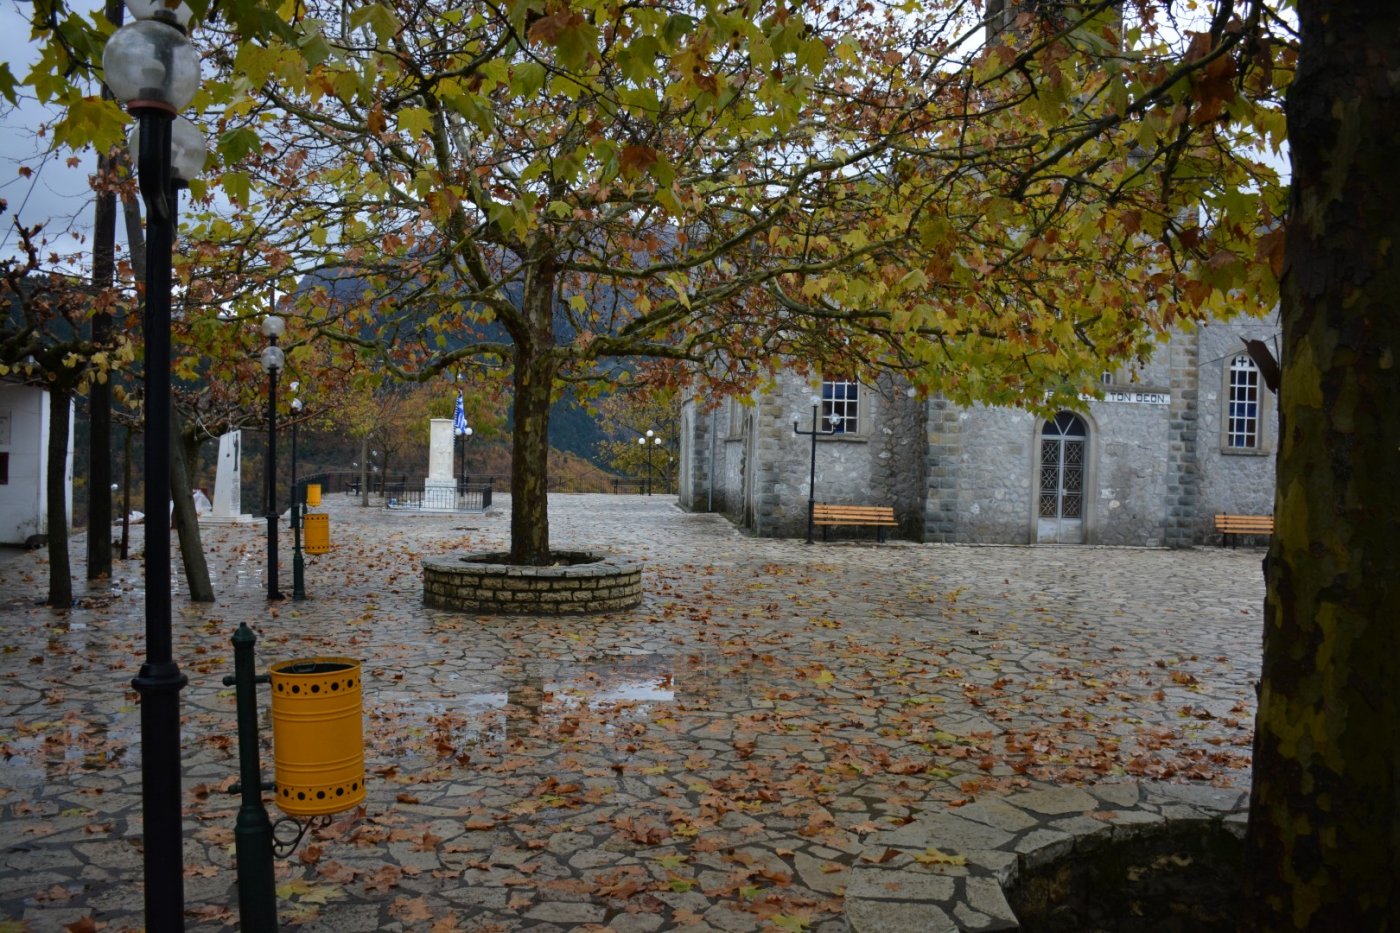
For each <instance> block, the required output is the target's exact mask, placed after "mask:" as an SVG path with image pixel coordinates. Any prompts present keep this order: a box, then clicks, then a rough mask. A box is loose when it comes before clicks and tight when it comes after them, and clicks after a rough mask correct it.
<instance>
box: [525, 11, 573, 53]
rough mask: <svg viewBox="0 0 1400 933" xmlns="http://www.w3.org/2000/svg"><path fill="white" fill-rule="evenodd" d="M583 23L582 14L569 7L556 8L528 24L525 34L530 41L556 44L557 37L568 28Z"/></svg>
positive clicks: (557, 41) (557, 42)
mask: <svg viewBox="0 0 1400 933" xmlns="http://www.w3.org/2000/svg"><path fill="white" fill-rule="evenodd" d="M582 24H583V16H582V15H580V14H578V13H575V12H574V11H572V10H569V9H567V8H566V9H563V10H556V11H555V12H553V13H551V14H549V15H548V16H541V17H540V18H539V19H537V20H535V22H534V23H533V24H532V25H531V26H530V28H529V30H528V31H527V33H526V35H528V36H529V38H530V41H531V42H532V43H543V44H545V45H558V44H559V38H560V36H562V35H563V34H564V33H565V32H566V31H567V30H569V29H576V28H578V27H579V26H581V25H582Z"/></svg>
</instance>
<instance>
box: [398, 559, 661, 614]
mask: <svg viewBox="0 0 1400 933" xmlns="http://www.w3.org/2000/svg"><path fill="white" fill-rule="evenodd" d="M508 557H509V555H508V554H505V553H502V552H489V553H477V554H463V555H461V556H459V557H453V558H444V559H436V560H425V561H423V602H424V604H426V605H428V606H431V607H433V608H434V609H448V610H451V611H454V612H476V613H510V614H512V615H559V614H562V613H568V612H612V611H615V610H619V609H631V608H632V607H633V606H635V605H637V604H638V603H640V602H641V601H642V565H641V564H639V563H636V562H634V561H629V560H625V559H623V558H619V557H612V556H608V555H602V554H590V553H588V552H586V551H556V552H555V553H554V560H555V563H553V564H551V565H550V566H547V567H522V566H518V565H515V564H508V563H506V562H505V561H506V560H507V559H508Z"/></svg>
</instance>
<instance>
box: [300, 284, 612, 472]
mask: <svg viewBox="0 0 1400 933" xmlns="http://www.w3.org/2000/svg"><path fill="white" fill-rule="evenodd" d="M316 287H324V288H325V289H326V290H327V291H328V292H329V293H330V294H331V296H332V297H333V298H335V299H337V300H339V301H343V302H345V303H347V304H352V303H357V302H359V301H360V300H361V299H362V298H363V297H364V295H365V294H366V293H367V292H368V291H369V284H368V283H367V282H366V281H365V280H364V279H363V278H360V277H359V276H358V275H355V274H353V273H349V272H345V273H343V274H339V273H337V272H336V271H334V270H331V271H326V272H318V273H313V274H311V275H308V276H306V277H305V278H303V279H302V281H301V283H300V285H299V286H298V291H309V290H310V289H312V288H316ZM507 295H508V297H510V299H511V300H512V301H516V302H518V301H519V297H520V296H519V294H518V293H512V290H511V289H508V290H507ZM392 300H393V293H392V292H391V293H389V294H388V295H386V296H385V297H384V298H382V299H380V301H392ZM478 327H479V330H480V334H479V339H481V340H482V341H489V342H497V343H508V342H509V341H510V334H509V333H507V331H506V329H505V327H504V326H502V325H501V324H500V323H498V322H495V321H493V322H491V323H488V324H481V325H478ZM554 327H555V333H557V334H559V335H560V339H561V340H572V339H574V337H575V331H574V326H573V323H572V322H571V321H570V320H569V317H568V315H567V314H565V313H564V312H563V311H562V310H556V311H555V314H554ZM363 335H364V336H365V337H366V338H369V337H372V336H373V331H372V328H371V327H369V326H368V325H367V326H366V327H365V329H364V332H363ZM443 336H444V338H445V339H446V346H445V347H444V349H446V350H449V351H450V350H455V349H458V348H460V347H463V346H466V345H467V341H466V340H465V339H463V338H462V336H461V335H453V334H444V335H443ZM514 407H515V406H514V405H513V404H511V405H510V406H509V407H508V408H507V412H506V425H507V430H509V428H510V427H511V425H512V423H513V417H514ZM607 439H608V433H607V432H606V431H604V430H603V428H602V426H601V425H599V424H598V421H597V419H596V418H594V417H593V416H592V415H590V414H589V413H588V412H587V411H585V410H584V408H583V406H582V405H580V404H579V402H578V398H577V396H576V395H575V394H574V393H573V391H572V390H565V392H564V393H563V394H562V395H561V396H560V398H559V400H558V401H557V402H555V403H554V405H553V407H552V408H551V409H550V412H549V445H550V446H551V447H554V448H556V449H558V450H563V451H567V452H569V453H571V454H575V455H576V456H579V457H582V458H583V459H585V460H588V461H589V462H591V463H594V464H599V465H601V461H600V460H599V456H600V453H599V451H600V447H599V445H600V443H601V442H602V441H604V440H607Z"/></svg>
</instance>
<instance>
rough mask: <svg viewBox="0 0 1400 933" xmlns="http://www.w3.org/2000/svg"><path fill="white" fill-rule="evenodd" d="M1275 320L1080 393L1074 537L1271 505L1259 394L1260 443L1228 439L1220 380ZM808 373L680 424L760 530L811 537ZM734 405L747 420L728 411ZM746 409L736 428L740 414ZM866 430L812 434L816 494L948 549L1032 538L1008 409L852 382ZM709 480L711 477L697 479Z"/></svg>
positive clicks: (1187, 538)
mask: <svg viewBox="0 0 1400 933" xmlns="http://www.w3.org/2000/svg"><path fill="white" fill-rule="evenodd" d="M1276 329H1277V323H1276V321H1274V320H1269V321H1257V320H1252V319H1251V320H1246V321H1241V322H1232V323H1229V324H1211V325H1208V326H1204V327H1202V328H1200V330H1199V331H1194V332H1190V333H1176V334H1174V335H1173V339H1172V341H1171V342H1170V343H1169V344H1165V345H1163V346H1160V347H1158V348H1157V350H1156V352H1155V353H1154V354H1153V356H1152V358H1151V359H1150V360H1149V361H1148V362H1146V363H1140V364H1128V365H1125V366H1124V367H1122V368H1121V369H1120V370H1118V371H1116V372H1113V373H1110V374H1107V375H1106V376H1105V378H1104V379H1103V380H1101V387H1102V388H1103V390H1104V392H1105V398H1104V399H1103V400H1101V401H1099V400H1096V401H1091V402H1088V403H1087V406H1086V408H1087V411H1086V412H1085V413H1083V414H1082V417H1084V419H1085V421H1086V423H1087V425H1088V430H1089V440H1088V447H1087V463H1086V473H1085V481H1086V486H1085V511H1084V541H1085V543H1090V544H1109V545H1139V546H1171V547H1186V546H1190V545H1191V544H1193V543H1202V542H1204V541H1207V540H1212V532H1211V522H1212V515H1213V514H1215V513H1216V512H1220V511H1231V512H1244V513H1248V514H1269V513H1271V512H1272V511H1273V487H1274V458H1273V454H1274V451H1275V449H1276V445H1277V430H1278V426H1277V420H1276V414H1275V411H1274V407H1275V406H1274V398H1273V396H1272V394H1266V397H1265V399H1264V402H1265V417H1264V425H1265V427H1264V446H1263V448H1262V449H1261V450H1260V451H1257V452H1254V451H1249V452H1241V451H1233V450H1228V449H1227V448H1225V445H1224V435H1223V430H1224V427H1223V414H1224V411H1223V409H1224V405H1225V378H1226V371H1227V369H1226V368H1227V367H1228V365H1229V360H1230V358H1231V357H1232V356H1233V355H1234V354H1236V353H1237V352H1239V350H1240V349H1242V347H1243V345H1242V344H1241V343H1240V337H1241V336H1246V337H1254V338H1260V339H1267V338H1270V337H1271V336H1272V335H1273V334H1274V333H1275V331H1276ZM817 384H818V383H817V382H816V381H815V380H814V379H812V378H809V377H804V376H797V375H795V374H793V373H783V374H780V375H778V376H777V377H775V380H774V382H773V384H772V385H771V386H770V387H768V388H767V389H766V390H765V391H762V392H759V393H756V394H755V396H754V404H753V406H752V407H748V408H743V407H740V406H734V405H730V404H728V403H725V404H724V405H722V406H721V408H720V409H719V410H718V411H717V412H716V413H715V416H714V421H713V423H714V425H715V428H714V430H715V431H716V432H717V443H716V445H715V448H716V453H715V454H714V456H713V458H711V454H710V452H709V450H708V448H707V447H706V446H705V445H707V444H708V443H709V441H708V436H709V435H708V433H707V426H708V425H709V424H710V423H711V422H710V420H709V417H710V416H708V415H705V416H703V417H697V419H696V422H695V426H694V427H693V428H692V430H690V431H689V432H688V433H689V435H690V436H691V438H692V440H693V443H694V449H693V453H692V456H693V464H695V465H694V466H693V470H694V474H693V475H695V476H699V475H701V472H702V471H701V467H700V466H699V465H698V464H699V462H700V460H702V459H703V460H704V461H705V462H704V469H705V470H706V471H708V470H709V469H710V465H711V459H712V461H713V473H714V476H715V485H714V494H713V502H714V505H713V507H714V510H715V511H721V512H723V513H724V514H725V515H727V516H728V517H729V518H730V519H731V520H732V521H734V522H735V523H736V524H738V525H740V526H741V527H744V528H747V529H749V530H751V531H753V532H755V533H756V534H759V535H763V536H782V537H799V536H802V535H803V534H805V532H806V518H807V501H808V496H809V494H810V487H811V482H810V479H809V476H810V472H809V471H810V470H811V462H812V442H811V439H810V437H807V436H804V435H798V434H794V433H793V422H794V421H796V422H797V424H798V427H799V428H800V429H801V430H804V431H810V430H811V428H812V406H811V398H812V396H813V395H814V394H815V393H816V385H817ZM736 412H739V413H741V414H739V415H736ZM740 418H742V423H740ZM860 420H861V425H860V430H859V432H858V433H857V434H856V435H854V436H851V435H836V436H832V437H819V438H818V439H817V443H816V499H817V501H819V502H833V503H840V504H853V505H854V504H859V505H891V506H893V507H894V509H895V515H896V517H897V518H898V519H899V520H900V534H901V535H902V536H904V537H908V538H913V539H916V540H919V539H922V540H924V541H933V542H948V543H987V544H993V543H995V544H1025V543H1028V542H1031V541H1034V540H1036V538H1037V534H1036V525H1037V518H1036V505H1037V495H1036V490H1037V489H1038V488H1039V471H1040V465H1039V457H1040V443H1039V437H1040V430H1041V427H1042V425H1043V424H1044V422H1043V421H1042V420H1041V419H1040V418H1039V417H1038V416H1035V415H1031V414H1028V413H1026V412H1022V411H1017V410H1013V409H1004V408H991V407H985V406H974V407H972V408H968V409H963V408H958V407H956V406H954V405H952V404H950V403H949V402H947V401H946V400H944V399H941V398H932V399H929V400H927V401H921V400H917V399H914V398H911V397H910V396H909V395H907V394H906V392H905V391H904V389H903V387H902V386H901V385H900V384H898V383H895V382H893V381H890V380H886V379H881V380H878V381H877V383H876V385H874V386H862V391H861V405H860ZM706 475H708V474H706ZM690 487H691V489H692V490H693V491H692V494H691V501H690V503H689V504H687V503H686V502H685V501H683V502H682V504H683V505H684V506H685V507H687V508H692V509H703V508H705V503H704V501H702V499H701V497H702V496H703V495H704V494H705V492H706V490H705V489H702V484H701V483H700V482H698V481H697V482H693V483H691V484H690Z"/></svg>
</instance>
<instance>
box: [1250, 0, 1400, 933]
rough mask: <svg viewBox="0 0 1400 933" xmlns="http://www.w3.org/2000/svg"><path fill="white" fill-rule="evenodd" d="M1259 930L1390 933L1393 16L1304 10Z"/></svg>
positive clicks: (1264, 721)
mask: <svg viewBox="0 0 1400 933" xmlns="http://www.w3.org/2000/svg"><path fill="white" fill-rule="evenodd" d="M1298 19H1299V23H1300V26H1301V29H1302V53H1301V56H1300V58H1299V62H1298V72H1297V77H1296V79H1295V81H1294V83H1293V85H1292V88H1291V89H1290V90H1289V92H1288V138H1289V145H1290V147H1291V150H1292V162H1293V189H1292V204H1291V207H1290V212H1289V213H1290V216H1289V229H1288V245H1287V253H1286V268H1285V271H1284V276H1283V281H1282V285H1283V297H1282V315H1283V341H1284V353H1283V381H1282V386H1281V388H1280V391H1279V410H1280V416H1279V421H1280V432H1279V437H1280V445H1279V456H1278V485H1277V493H1276V502H1275V516H1276V529H1277V531H1276V533H1275V535H1274V538H1273V543H1272V546H1271V547H1270V549H1269V555H1268V559H1267V561H1266V565H1265V566H1266V571H1265V576H1266V579H1267V581H1268V596H1267V597H1266V602H1265V620H1264V666H1263V683H1262V687H1261V691H1260V697H1259V715H1258V721H1257V724H1256V732H1255V755H1254V782H1253V793H1252V797H1251V803H1250V819H1249V830H1248V834H1247V838H1246V877H1247V887H1248V891H1247V895H1248V896H1247V898H1246V903H1247V904H1248V905H1249V909H1250V910H1251V911H1252V913H1253V915H1252V917H1251V918H1250V922H1251V924H1252V928H1253V929H1255V930H1261V931H1263V930H1267V931H1275V930H1328V931H1331V930H1366V931H1369V933H1376V931H1385V930H1389V931H1396V930H1400V897H1397V895H1396V892H1395V885H1396V879H1400V621H1397V620H1400V586H1397V585H1396V584H1395V581H1396V579H1397V578H1400V547H1397V545H1396V541H1395V533H1396V529H1397V528H1400V496H1397V494H1396V492H1395V490H1394V476H1395V468H1396V462H1397V451H1400V417H1397V411H1400V359H1397V353H1400V314H1397V313H1396V309H1395V300H1396V295H1400V262H1397V261H1396V259H1395V256H1394V251H1395V250H1396V249H1397V248H1400V190H1398V189H1397V188H1396V187H1395V183H1394V165H1393V163H1394V159H1395V154H1396V152H1400V69H1397V68H1396V64H1395V37H1396V36H1397V35H1400V5H1397V4H1395V3H1394V2H1393V0H1385V2H1369V3H1356V4H1348V3H1323V2H1318V0H1301V2H1300V3H1299V4H1298Z"/></svg>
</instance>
